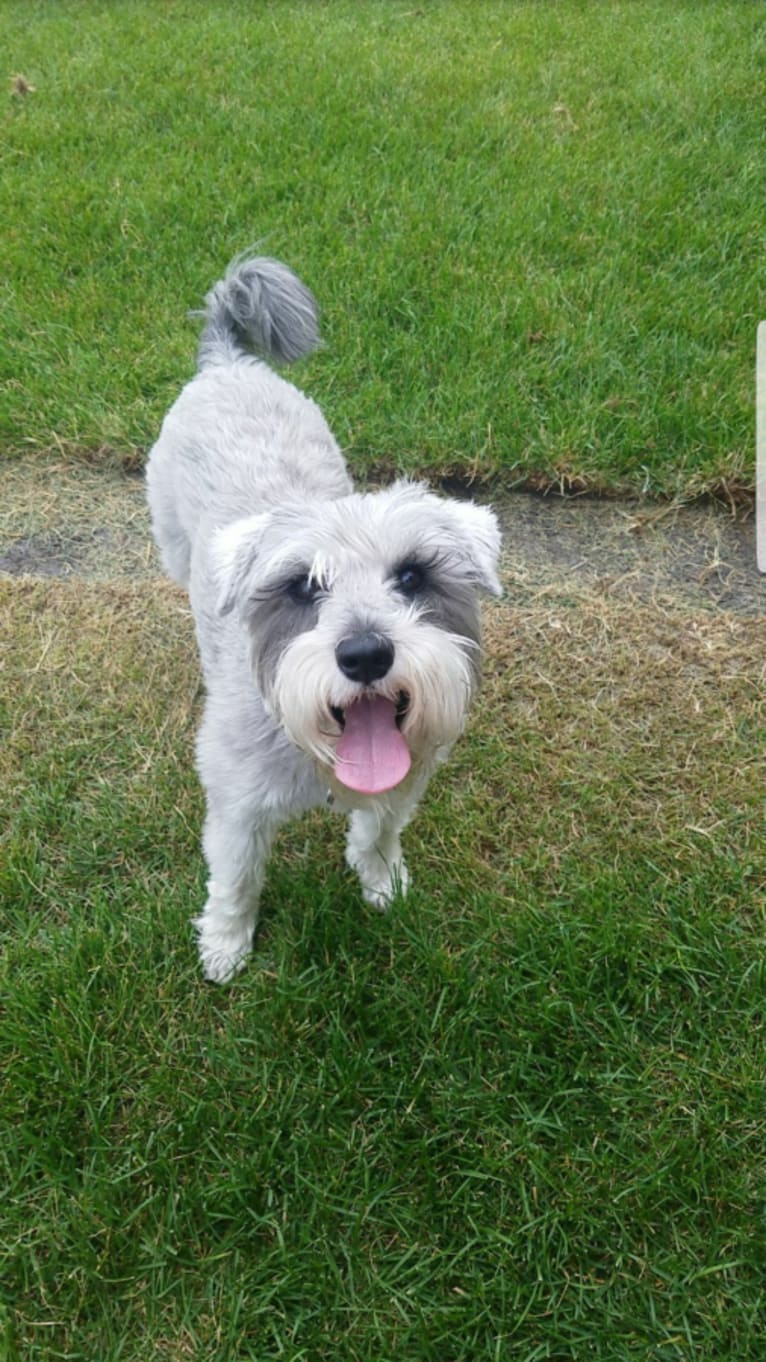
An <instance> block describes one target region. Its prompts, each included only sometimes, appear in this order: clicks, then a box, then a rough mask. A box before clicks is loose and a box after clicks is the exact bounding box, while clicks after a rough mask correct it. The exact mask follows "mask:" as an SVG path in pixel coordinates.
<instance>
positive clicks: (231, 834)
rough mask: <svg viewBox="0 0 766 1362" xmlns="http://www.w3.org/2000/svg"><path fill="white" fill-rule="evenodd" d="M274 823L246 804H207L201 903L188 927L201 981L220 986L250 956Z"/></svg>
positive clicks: (275, 826)
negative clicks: (194, 939)
mask: <svg viewBox="0 0 766 1362" xmlns="http://www.w3.org/2000/svg"><path fill="white" fill-rule="evenodd" d="M276 828H277V821H276V820H274V819H272V818H269V817H259V816H258V814H257V811H254V810H253V808H252V807H251V806H249V805H248V804H247V803H242V802H240V803H238V804H235V803H234V802H233V801H232V802H229V801H225V802H224V804H223V807H220V806H218V805H214V804H211V802H210V801H209V802H208V813H207V819H206V821H205V830H204V836H203V845H204V849H205V857H206V860H207V863H208V867H209V869H210V879H209V880H208V886H207V888H208V898H207V902H206V904H205V906H204V908H203V910H202V912H201V914H200V916H199V917H198V918H195V921H194V926H195V928H196V931H197V940H198V944H199V953H200V960H201V962H202V967H203V970H204V972H205V977H206V978H207V979H211V980H212V981H213V982H214V983H216V984H225V983H227V982H228V981H229V980H230V979H233V978H234V975H235V974H238V973H239V971H240V970H241V969H242V968H243V966H244V964H245V961H246V959H247V957H248V955H249V954H250V950H251V948H252V944H253V936H254V934H255V928H256V924H257V921H258V900H259V898H260V893H261V889H262V887H263V878H264V874H265V870H266V861H267V859H268V855H269V851H270V849H271V843H272V840H273V837H274V833H275V831H276Z"/></svg>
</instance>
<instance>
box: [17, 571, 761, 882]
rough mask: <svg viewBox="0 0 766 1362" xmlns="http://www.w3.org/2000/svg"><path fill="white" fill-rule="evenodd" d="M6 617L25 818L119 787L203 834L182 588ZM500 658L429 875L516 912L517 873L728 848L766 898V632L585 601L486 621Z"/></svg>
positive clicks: (71, 588)
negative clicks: (45, 798)
mask: <svg viewBox="0 0 766 1362" xmlns="http://www.w3.org/2000/svg"><path fill="white" fill-rule="evenodd" d="M0 602H1V603H2V610H3V614H4V616H5V618H6V620H7V621H8V626H9V627H8V629H7V635H8V637H9V639H10V647H9V648H8V650H7V656H6V661H5V666H4V669H3V678H4V679H3V682H2V689H3V708H5V709H6V710H7V722H6V731H7V732H8V734H9V740H8V741H7V742H6V743H5V745H4V748H3V756H2V764H1V765H0V779H1V780H2V787H3V789H4V791H5V795H6V798H7V799H8V801H9V812H10V813H11V815H12V816H11V817H10V818H9V820H8V822H9V823H10V824H13V822H14V818H13V813H14V811H16V812H18V810H23V808H24V807H25V806H27V811H28V814H29V810H30V809H31V807H33V805H34V803H35V801H36V800H38V799H39V798H40V797H41V794H44V793H45V792H46V790H47V791H48V794H49V798H51V799H53V798H55V797H56V796H55V791H56V789H57V788H58V787H59V785H60V781H61V777H62V772H65V773H66V777H67V785H66V788H67V798H69V799H71V798H73V797H74V794H75V793H76V798H77V801H78V804H79V806H80V807H84V806H85V807H87V804H88V801H89V800H91V799H92V800H93V801H96V799H97V796H98V793H99V790H101V789H103V787H104V785H105V783H109V784H110V786H111V787H113V788H114V789H115V790H117V791H118V792H119V798H120V803H121V808H122V810H123V815H124V817H125V819H126V820H128V819H132V820H133V822H144V823H145V824H146V825H147V828H150V827H151V825H152V820H153V819H157V820H158V823H160V824H161V822H162V820H163V817H164V814H163V801H164V800H167V799H168V798H169V797H170V798H172V799H174V800H175V801H176V804H179V803H180V805H182V806H186V810H185V811H186V812H188V815H189V819H190V822H191V823H192V825H196V823H197V822H198V819H199V808H198V799H199V793H198V790H197V786H196V779H195V777H194V774H193V763H192V752H193V732H194V727H195V724H196V716H197V710H198V704H199V697H200V694H201V691H200V684H199V675H198V665H197V659H196V651H195V645H194V639H193V629H192V622H191V618H190V615H189V610H188V604H187V602H186V599H185V597H184V596H183V594H182V593H180V592H178V591H177V590H175V589H174V588H172V587H170V586H168V585H167V584H165V583H164V582H157V581H155V582H150V583H147V582H144V583H142V584H140V585H137V584H120V585H110V586H105V585H103V584H98V583H83V582H77V583H62V582H59V581H52V582H36V581H31V580H26V581H24V580H20V581H19V580H16V581H13V580H8V581H4V582H2V583H1V584H0ZM485 644H486V665H485V680H484V687H483V690H482V693H481V696H480V697H479V700H478V703H477V705H476V708H475V710H474V713H473V716H472V719H471V724H470V728H469V733H468V735H467V736H466V737H465V738H464V739H463V741H462V742H461V743H459V744H458V746H457V747H456V749H455V752H454V754H453V757H452V759H451V762H450V764H449V766H448V768H447V769H446V770H445V771H444V772H443V773H441V774H440V775H439V776H438V777H437V778H436V780H435V781H434V782H433V785H432V787H431V790H430V792H429V796H428V799H427V801H426V806H425V808H424V809H423V810H422V812H421V814H420V815H419V817H418V819H417V820H416V822H415V825H414V827H413V829H412V830H411V832H410V833H409V834H408V838H409V839H410V845H411V846H413V844H417V842H418V840H419V839H420V840H421V843H422V844H421V846H420V847H418V849H417V851H416V852H415V853H414V854H415V855H416V856H417V858H418V860H419V862H421V863H423V868H424V870H425V868H426V866H427V865H428V864H429V862H430V863H431V865H430V869H431V871H432V873H434V874H436V875H442V874H443V875H447V876H449V878H450V880H454V879H455V878H461V877H465V879H466V881H467V882H469V883H470V884H471V886H472V887H473V888H478V889H485V890H487V891H489V892H494V893H497V894H498V895H500V896H510V897H513V896H514V893H515V889H514V885H518V881H519V876H520V875H521V876H523V877H524V878H525V880H526V882H527V883H530V882H534V883H538V884H539V887H540V889H541V890H545V891H546V892H549V891H550V890H551V889H554V890H555V887H556V883H557V877H558V875H559V873H560V868H561V866H562V864H563V863H564V862H565V861H569V860H571V858H572V857H573V856H575V857H577V858H578V859H579V860H580V861H581V862H586V861H588V860H590V861H592V863H593V864H594V866H595V865H604V864H610V863H614V861H615V860H618V859H619V858H620V857H621V856H622V855H624V854H625V853H626V852H627V851H629V852H630V854H631V855H635V854H639V855H642V856H645V857H647V858H650V859H651V861H652V863H653V864H656V865H657V867H658V871H659V873H662V874H663V875H671V876H674V877H675V876H680V875H683V874H684V873H685V872H686V870H687V869H688V867H689V865H690V863H693V862H696V861H698V859H699V857H700V856H703V855H704V854H705V851H706V850H707V849H711V848H713V849H715V850H716V852H719V853H721V852H722V853H724V854H727V855H728V854H731V855H733V856H736V857H738V858H745V859H749V861H750V862H751V863H752V882H753V883H754V884H755V885H757V886H760V887H761V888H762V884H763V881H762V874H763V846H764V809H763V789H762V779H761V776H762V753H763V747H764V701H763V696H764V689H765V687H764V682H765V681H766V675H765V672H766V663H765V661H764V659H766V620H764V619H754V618H752V617H750V618H740V617H736V616H729V615H724V614H712V613H697V614H689V613H686V612H681V611H673V612H661V611H658V610H657V609H656V608H651V607H648V606H631V605H629V604H628V603H626V602H625V601H620V602H613V601H608V600H604V599H601V598H597V597H593V598H587V597H583V598H581V599H579V600H578V602H577V603H576V604H575V605H570V606H566V607H565V606H562V605H560V604H559V605H555V606H551V605H550V604H548V603H545V602H544V603H541V604H540V605H539V606H537V607H534V608H524V609H521V610H519V609H514V608H513V607H512V606H509V605H505V604H502V605H499V606H494V607H491V608H490V609H489V610H488V612H487V616H486V621H485ZM168 772H171V773H172V780H171V782H170V786H171V787H172V788H169V786H168ZM160 774H161V776H162V778H160ZM57 782H58V784H57ZM183 811H184V810H183V809H182V812H183ZM26 822H27V827H29V826H30V820H29V818H27V820H26ZM339 845H340V844H339ZM287 850H289V834H288V847H287ZM315 855H316V858H317V874H318V875H321V873H322V866H321V864H320V862H321V858H322V847H321V845H320V844H317V846H316V849H315Z"/></svg>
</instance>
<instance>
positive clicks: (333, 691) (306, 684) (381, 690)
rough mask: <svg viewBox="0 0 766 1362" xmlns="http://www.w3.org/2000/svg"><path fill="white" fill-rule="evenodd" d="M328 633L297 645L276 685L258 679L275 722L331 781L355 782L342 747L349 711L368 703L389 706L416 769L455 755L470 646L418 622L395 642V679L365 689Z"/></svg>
mask: <svg viewBox="0 0 766 1362" xmlns="http://www.w3.org/2000/svg"><path fill="white" fill-rule="evenodd" d="M321 633H322V631H321V630H310V631H308V632H307V633H304V634H300V635H299V636H298V637H297V638H295V639H293V640H292V642H291V643H290V644H289V645H288V646H287V647H286V648H285V650H284V652H283V653H282V656H281V658H280V661H279V664H278V666H277V668H276V672H275V674H274V677H273V679H272V680H271V682H270V683H269V680H268V678H266V677H264V676H262V675H260V676H258V680H259V685H260V687H261V691H262V694H263V698H264V701H265V703H266V705H267V708H268V709H269V712H270V713H271V715H272V717H273V718H274V719H275V721H276V722H277V723H278V724H280V726H281V727H282V728H283V730H284V732H285V733H286V734H287V736H288V738H290V740H291V742H293V743H295V745H296V746H297V747H299V748H301V750H302V751H304V752H306V753H307V754H308V755H309V756H311V757H312V758H313V759H314V760H315V761H317V762H318V763H319V764H320V765H321V766H322V767H324V768H325V769H326V770H327V771H328V775H329V773H330V772H332V773H333V774H334V775H336V777H337V779H338V780H339V781H340V782H341V783H342V784H348V783H349V782H348V780H346V779H344V776H343V766H342V762H340V761H339V759H338V757H339V754H338V745H339V742H340V740H341V735H342V734H343V731H344V724H345V712H346V710H348V709H349V708H350V707H351V706H352V705H354V703H355V702H357V701H359V700H360V699H361V698H362V697H368V698H369V697H373V696H374V697H382V698H383V699H384V700H386V701H388V702H390V704H391V707H392V710H391V723H393V722H394V721H395V723H396V729H397V730H398V733H399V734H400V735H401V739H403V741H404V743H405V744H406V747H407V750H408V752H409V755H410V757H411V759H412V762H413V764H416V765H417V764H421V763H423V762H427V761H429V760H433V759H434V758H435V757H437V756H438V752H439V749H440V748H449V747H450V746H451V745H452V743H453V742H454V741H455V740H456V738H458V737H459V736H460V733H461V732H462V730H463V726H464V724H465V719H466V714H467V711H468V706H469V703H470V700H471V696H472V693H473V690H474V684H475V672H476V664H475V658H473V657H472V654H473V653H474V652H475V644H473V643H472V642H471V640H469V639H465V638H461V637H460V636H458V635H455V634H450V633H447V632H445V631H444V630H442V629H439V628H437V627H436V626H434V625H430V624H427V623H423V622H422V621H419V622H417V623H415V624H413V626H412V627H411V628H408V629H405V630H402V631H401V633H400V634H399V636H398V637H397V638H396V640H395V657H394V664H393V666H392V668H391V670H390V672H389V673H388V674H387V675H386V676H385V677H384V678H383V679H382V680H380V681H376V682H374V683H373V685H371V686H367V687H365V686H361V685H359V684H358V683H354V682H350V681H347V680H346V678H345V677H344V676H343V674H342V673H341V672H340V671H339V669H338V666H337V663H336V660H335V655H334V647H333V646H330V645H329V643H328V641H326V640H324V639H321V638H320V635H321ZM255 661H256V674H258V667H257V659H255ZM370 708H371V711H372V709H373V708H374V707H370ZM391 736H392V740H393V738H394V737H395V735H394V734H392V735H391ZM401 739H400V741H401ZM408 765H409V763H406V766H408ZM394 766H395V767H396V762H394ZM406 766H404V770H405V773H406ZM397 769H402V766H399V767H397ZM401 778H403V777H401ZM391 783H392V784H393V783H398V781H394V779H392V781H391ZM381 788H386V787H385V786H383V785H381ZM388 788H390V786H389V787H388Z"/></svg>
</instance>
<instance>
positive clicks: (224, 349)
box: [198, 256, 320, 369]
mask: <svg viewBox="0 0 766 1362" xmlns="http://www.w3.org/2000/svg"><path fill="white" fill-rule="evenodd" d="M203 315H204V317H205V326H204V329H203V331H202V336H201V337H200V343H199V352H198V363H199V367H200V369H204V368H207V366H208V365H210V364H230V363H232V362H234V361H236V360H238V359H241V358H242V357H243V356H244V355H246V354H248V353H250V352H251V351H253V350H255V351H256V352H257V353H259V354H261V355H263V356H264V357H265V358H267V359H274V360H282V361H284V362H285V363H287V364H289V363H290V362H291V361H292V360H294V359H300V358H301V357H302V356H303V355H309V354H311V351H312V350H315V349H316V347H317V346H318V345H319V342H320V336H319V309H318V307H317V304H316V300H315V298H314V295H313V294H312V293H311V292H310V291H309V289H307V288H306V285H305V284H303V283H301V281H300V279H299V278H298V276H297V275H295V274H293V272H292V270H289V269H288V268H287V266H286V265H282V264H280V262H279V261H278V260H270V259H269V258H268V257H267V256H256V257H255V258H253V259H249V260H247V259H241V258H240V259H239V260H235V261H234V262H233V264H232V265H230V266H229V269H228V270H227V272H226V275H225V277H224V278H223V279H221V280H220V281H219V283H217V284H216V285H215V287H214V288H212V289H211V290H210V292H209V293H208V295H207V297H206V299H205V310H204V313H203Z"/></svg>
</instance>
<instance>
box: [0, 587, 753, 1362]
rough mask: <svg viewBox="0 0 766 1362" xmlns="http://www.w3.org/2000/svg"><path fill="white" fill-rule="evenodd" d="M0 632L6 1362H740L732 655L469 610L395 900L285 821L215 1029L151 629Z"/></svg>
mask: <svg viewBox="0 0 766 1362" xmlns="http://www.w3.org/2000/svg"><path fill="white" fill-rule="evenodd" d="M576 607H581V608H576ZM585 607H587V608H585ZM2 609H3V612H4V614H5V616H6V617H7V618H8V619H9V620H10V622H11V624H12V630H11V638H12V648H11V650H10V654H9V661H8V671H7V681H6V682H5V683H4V686H3V692H4V695H5V700H6V703H7V704H8V706H9V714H8V732H9V735H10V739H9V742H8V743H7V745H6V748H5V752H4V756H3V768H2V788H3V790H4V794H5V797H6V798H7V800H8V805H9V814H10V817H9V820H8V827H9V831H8V835H7V839H6V847H5V850H6V855H5V858H4V862H3V866H4V868H3V870H2V881H1V882H0V883H1V885H2V889H3V893H4V900H5V915H4V918H3V922H4V937H5V941H4V954H3V964H2V971H3V979H2V996H3V1005H2V1023H1V1024H2V1050H1V1053H2V1064H3V1111H4V1117H5V1132H4V1140H3V1155H2V1156H3V1163H4V1177H5V1180H6V1188H7V1190H6V1195H5V1196H4V1198H3V1200H2V1205H1V1207H0V1245H2V1248H1V1249H0V1253H1V1254H2V1273H1V1274H0V1279H1V1280H2V1282H3V1284H4V1286H3V1290H4V1299H5V1314H4V1315H2V1313H0V1324H1V1323H2V1321H3V1320H4V1321H5V1329H6V1333H5V1347H6V1356H8V1357H12V1356H13V1355H14V1350H15V1355H16V1356H17V1357H19V1358H20V1357H23V1358H24V1359H25V1362H27V1359H28V1360H29V1362H43V1359H44V1360H45V1362H49V1359H58V1358H61V1359H63V1358H66V1359H70V1360H72V1362H73V1360H74V1359H78V1360H79V1359H82V1362H92V1359H93V1358H94V1357H98V1358H99V1362H117V1360H118V1359H119V1362H154V1360H155V1359H156V1360H157V1362H160V1360H162V1362H167V1359H184V1358H187V1357H196V1356H209V1357H215V1358H221V1359H229V1358H231V1359H238V1360H239V1359H254V1362H256V1360H257V1362H265V1360H266V1359H269V1358H274V1359H277V1358H280V1359H291V1360H292V1362H298V1359H312V1362H313V1360H314V1359H323V1358H327V1359H330V1358H332V1359H333V1362H339V1360H341V1362H342V1360H345V1359H348V1362H362V1360H364V1362H367V1359H370V1362H372V1359H375V1360H376V1362H377V1359H380V1358H388V1357H394V1356H401V1357H407V1358H413V1359H414V1358H417V1359H418V1362H430V1360H431V1359H433V1360H434V1362H437V1359H438V1362H445V1360H446V1362H462V1359H475V1358H493V1359H494V1358H497V1359H501V1358H502V1359H505V1358H508V1357H513V1358H514V1359H516V1358H518V1359H523V1362H533V1360H534V1362H537V1360H538V1359H543V1358H549V1359H557V1360H561V1359H573V1360H574V1359H576V1362H581V1359H585V1358H594V1359H603V1362H622V1360H623V1359H641V1360H642V1362H643V1360H644V1359H648V1358H652V1359H655V1358H656V1359H658V1360H659V1359H662V1360H663V1362H664V1360H665V1359H667V1360H668V1362H671V1360H672V1362H675V1360H676V1359H679V1360H680V1359H684V1362H686V1360H687V1359H694V1362H701V1360H702V1362H704V1360H705V1359H709V1360H710V1362H728V1359H731V1362H734V1359H737V1362H743V1360H747V1359H753V1362H755V1360H756V1359H760V1358H761V1357H762V1356H763V1350H764V1345H765V1344H766V1337H764V1333H765V1330H764V1290H763V1261H764V1253H765V1252H766V1241H765V1236H764V1219H763V1193H764V1183H763V1168H764V1158H765V1157H766V1118H765V1117H764V1111H765V1110H766V1107H765V1105H764V1098H765V1097H766V1092H765V1091H764V1071H763V1043H764V1034H763V1017H764V1000H765V998H766V976H765V974H764V963H763V908H764V885H765V883H766V860H765V858H764V845H766V843H765V842H764V837H763V831H764V829H763V797H762V788H760V784H759V778H758V777H759V762H760V758H759V753H760V752H761V751H762V749H763V736H764V729H763V720H764V714H763V699H762V696H763V679H764V678H763V658H764V644H766V639H765V638H764V624H763V621H761V620H758V619H754V618H750V619H743V620H741V621H737V620H733V619H731V618H730V617H726V616H720V615H715V614H704V613H703V614H689V613H686V612H683V611H675V612H674V611H672V610H667V611H665V612H663V613H659V612H657V611H653V610H649V609H647V608H644V607H639V606H635V607H633V606H630V605H629V604H628V603H626V602H625V601H620V602H615V603H610V602H609V601H608V600H607V601H604V600H598V599H596V598H585V597H584V598H583V599H574V598H572V599H570V600H569V601H567V600H565V599H558V600H546V599H545V598H541V600H540V601H539V602H538V603H537V604H536V605H535V607H534V608H527V607H525V608H524V609H516V610H514V609H512V608H510V607H508V606H500V607H497V608H494V609H492V610H491V611H490V612H489V613H488V617H487V634H488V645H489V648H488V651H489V657H490V664H489V670H488V675H487V681H486V687H485V691H484V694H483V698H482V700H481V703H480V705H479V708H478V710H477V712H476V715H475V718H474V722H473V725H472V729H471V735H470V738H469V739H467V740H466V741H464V743H463V744H462V745H460V746H459V747H458V749H456V752H455V754H454V755H453V758H452V760H451V762H450V765H449V767H448V768H447V769H446V770H445V771H444V772H443V773H442V774H441V777H440V779H439V780H438V781H436V782H434V785H433V787H432V791H431V792H430V794H429V798H428V800H427V802H426V806H425V807H424V809H423V810H422V814H421V816H420V817H419V818H418V820H417V821H416V823H415V825H414V826H413V828H412V829H411V830H410V832H409V833H408V846H409V854H410V861H411V865H412V867H413V869H414V870H415V888H414V890H413V893H412V896H411V898H409V899H408V901H407V903H406V904H404V903H402V904H399V905H398V906H397V907H396V908H395V909H394V910H393V911H392V913H391V914H389V915H388V916H386V917H381V916H379V915H377V914H375V913H373V912H372V911H367V910H364V909H363V907H362V905H361V902H360V899H359V896H358V893H357V890H356V888H355V886H354V885H353V883H352V882H351V881H350V879H349V878H348V877H347V875H346V873H345V872H344V871H343V870H342V869H341V846H342V833H341V829H340V826H339V824H338V823H337V822H336V821H334V820H332V819H331V818H330V817H329V816H325V815H315V816H312V817H310V818H308V819H306V820H303V821H301V822H299V823H298V824H296V825H295V826H294V827H292V828H291V829H290V830H289V831H287V832H286V833H285V834H284V835H283V837H282V839H281V842H280V845H279V848H278V850H277V852H276V854H275V856H274V859H273V861H272V863H271V867H270V872H269V879H268V886H267V895H266V901H267V908H266V912H265V917H264V923H263V928H262V931H261V934H260V937H259V942H258V947H257V953H256V956H255V958H254V961H253V964H252V965H251V967H250V968H249V969H248V971H247V972H246V974H245V975H243V976H242V977H241V979H240V980H239V981H238V982H237V983H236V984H235V985H234V986H233V987H231V988H229V989H215V988H211V987H205V986H204V985H203V984H202V983H201V981H200V979H199V977H198V971H197V966H196V962H195V959H194V951H193V943H192V941H191V934H190V931H189V926H188V920H189V917H190V915H191V913H192V911H193V909H194V907H195V905H196V904H197V903H198V901H199V898H200V894H201V890H202V878H203V875H202V866H201V863H200V858H199V853H198V847H197V838H198V826H199V820H200V800H199V795H198V792H197V789H196V784H195V780H194V777H193V774H192V771H191V741H192V733H193V727H194V722H195V714H196V710H197V707H198V681H197V670H196V663H195V661H194V656H193V645H192V640H191V630H190V623H189V618H188V613H187V611H186V606H185V602H184V599H183V597H182V596H181V595H179V594H178V593H176V592H175V591H174V590H173V589H172V588H170V587H167V586H163V585H159V584H155V585H151V584H147V583H142V584H141V585H140V586H132V585H130V584H128V585H120V586H117V585H113V586H111V587H109V586H105V585H103V584H91V583H84V582H79V583H77V582H73V583H35V582H33V581H27V582H23V581H21V582H6V583H5V584H3V585H2ZM2 1338H3V1335H2V1334H0V1339H2ZM11 1340H13V1341H11ZM1 1355H2V1350H1V1349H0V1356H1Z"/></svg>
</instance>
